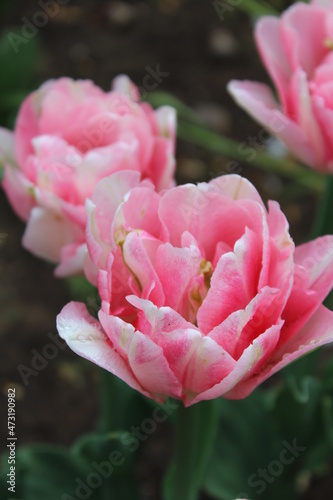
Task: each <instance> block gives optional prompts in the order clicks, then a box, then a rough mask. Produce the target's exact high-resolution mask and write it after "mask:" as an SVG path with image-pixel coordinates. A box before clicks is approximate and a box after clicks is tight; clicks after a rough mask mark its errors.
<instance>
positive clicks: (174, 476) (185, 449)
mask: <svg viewBox="0 0 333 500" xmlns="http://www.w3.org/2000/svg"><path fill="white" fill-rule="evenodd" d="M217 425H218V412H217V401H216V400H212V401H202V402H200V403H197V404H195V405H193V406H191V407H190V408H184V407H183V406H182V405H181V406H180V407H179V408H178V410H177V413H176V429H175V430H176V435H175V438H176V444H175V455H174V459H173V462H172V464H171V467H170V469H169V471H168V474H167V477H166V481H165V485H164V499H165V500H196V499H197V498H198V494H199V490H200V486H201V483H202V478H203V474H204V472H205V467H206V465H207V461H208V459H209V457H210V454H211V449H212V446H213V442H214V438H215V436H216V432H217Z"/></svg>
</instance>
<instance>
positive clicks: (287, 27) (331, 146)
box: [228, 0, 333, 173]
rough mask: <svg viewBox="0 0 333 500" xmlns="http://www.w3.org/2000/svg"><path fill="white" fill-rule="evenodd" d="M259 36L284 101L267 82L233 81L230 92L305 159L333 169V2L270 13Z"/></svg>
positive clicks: (261, 22) (315, 165)
mask: <svg viewBox="0 0 333 500" xmlns="http://www.w3.org/2000/svg"><path fill="white" fill-rule="evenodd" d="M255 39H256V43H257V47H258V50H259V52H260V55H261V58H262V60H263V63H264V65H265V67H266V69H267V71H268V73H269V75H270V77H271V79H272V80H273V82H274V85H275V87H276V91H277V93H278V96H279V99H280V103H281V104H280V105H279V104H278V103H277V102H276V100H275V98H274V94H273V92H272V91H271V90H270V88H269V87H268V86H267V85H264V84H262V83H256V82H250V81H243V82H241V81H231V82H230V83H229V85H228V90H229V92H230V94H231V95H232V96H233V98H234V99H235V101H236V102H237V104H239V106H241V107H242V108H243V109H244V110H245V111H247V112H248V113H249V114H250V115H251V116H252V118H254V119H255V120H256V121H257V122H259V123H260V124H261V125H263V126H264V127H266V128H267V129H268V130H269V131H270V132H271V133H272V134H273V135H275V136H277V137H278V138H279V139H281V141H282V142H283V143H284V144H285V145H286V146H287V147H288V148H289V149H290V151H291V152H292V153H293V154H294V155H295V156H296V157H297V158H299V159H300V160H301V161H302V162H304V163H305V164H306V165H309V166H311V167H313V168H316V169H319V170H322V171H324V172H330V173H333V52H332V49H333V2H332V1H331V0H313V1H312V2H311V3H310V4H306V3H300V2H298V3H296V4H294V5H292V6H291V7H289V8H288V9H287V10H286V11H285V12H284V13H283V14H282V15H281V17H280V18H277V17H274V16H265V17H263V18H261V19H260V20H259V22H258V23H257V25H256V29H255Z"/></svg>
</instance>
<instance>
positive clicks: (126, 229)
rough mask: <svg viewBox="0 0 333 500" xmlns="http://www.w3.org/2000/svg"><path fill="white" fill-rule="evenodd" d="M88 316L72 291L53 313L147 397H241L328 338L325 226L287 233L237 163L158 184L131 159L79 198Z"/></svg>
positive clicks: (331, 331)
mask: <svg viewBox="0 0 333 500" xmlns="http://www.w3.org/2000/svg"><path fill="white" fill-rule="evenodd" d="M86 209H87V215H88V219H87V233H86V238H87V245H88V249H89V253H90V257H91V259H92V261H93V263H94V265H95V266H96V268H97V269H98V274H97V284H98V290H99V295H100V298H101V308H100V310H99V313H98V319H97V318H95V317H93V316H92V315H90V314H89V312H88V310H87V308H86V306H85V305H84V304H82V303H78V302H71V303H69V304H67V305H66V306H65V307H64V308H63V310H62V311H61V313H60V314H59V315H58V318H57V328H58V331H59V334H60V336H61V337H62V338H64V339H65V340H66V342H67V343H68V345H69V346H70V347H71V349H73V350H74V351H75V352H76V353H77V354H79V355H81V356H83V357H85V358H87V359H89V360H90V361H92V362H94V363H96V364H97V365H99V366H101V367H103V368H105V369H106V370H108V371H110V372H111V373H113V374H114V375H116V376H117V377H119V378H121V379H122V380H124V381H125V382H126V383H127V384H129V385H130V386H131V387H133V388H134V389H136V390H138V391H140V392H141V393H142V394H144V395H146V396H148V397H150V398H153V399H155V400H157V401H164V400H165V399H166V398H167V397H169V396H171V397H173V398H177V399H181V400H182V401H183V402H184V405H185V406H189V405H191V404H194V403H196V402H198V401H200V400H207V399H212V398H216V397H220V396H224V397H226V398H231V399H238V398H243V397H246V396H247V395H248V394H249V393H251V391H252V390H253V389H254V388H255V387H256V386H257V385H258V384H260V383H261V382H263V381H264V380H265V379H267V377H269V376H271V375H272V374H273V373H275V372H276V371H277V370H279V369H281V368H282V367H284V366H285V365H286V364H288V363H290V362H291V361H293V360H295V359H296V358H298V357H300V356H302V355H303V354H305V353H307V352H309V351H311V350H313V349H315V348H316V347H318V346H320V345H323V344H326V343H328V342H331V341H332V340H333V312H332V311H330V310H328V309H327V308H325V307H324V306H323V305H322V301H323V300H324V298H325V297H326V295H327V294H328V293H329V292H330V290H331V289H332V285H333V236H325V237H322V238H318V239H316V240H314V241H311V242H309V243H306V244H303V245H300V246H298V247H296V248H295V245H294V243H293V241H292V239H291V237H290V235H289V228H288V223H287V220H286V218H285V216H284V214H283V213H282V211H281V209H280V207H279V205H278V203H276V202H269V206H268V210H267V209H266V207H265V205H264V203H263V201H262V200H261V198H260V196H259V194H258V192H257V191H256V189H255V188H254V187H253V185H252V184H251V183H250V182H248V181H247V180H246V179H244V178H242V177H240V176H238V175H225V176H222V177H220V178H216V179H214V180H212V181H211V182H209V183H201V184H198V185H197V186H196V185H192V184H186V185H183V186H178V187H173V188H171V189H168V190H165V191H162V192H160V193H158V192H156V190H154V188H153V185H152V183H151V182H150V181H148V180H143V181H141V180H140V174H139V173H137V172H134V171H127V172H126V171H123V172H118V173H115V174H113V175H112V176H110V177H109V178H106V179H103V180H101V181H100V182H99V183H98V185H97V187H96V189H95V192H94V194H93V196H92V198H91V199H89V200H87V204H86Z"/></svg>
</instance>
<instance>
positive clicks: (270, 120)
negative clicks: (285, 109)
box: [228, 81, 317, 165]
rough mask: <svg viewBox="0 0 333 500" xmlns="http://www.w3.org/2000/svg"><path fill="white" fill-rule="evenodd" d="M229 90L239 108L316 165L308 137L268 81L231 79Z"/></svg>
mask: <svg viewBox="0 0 333 500" xmlns="http://www.w3.org/2000/svg"><path fill="white" fill-rule="evenodd" d="M228 91H229V93H230V94H231V95H232V97H233V98H234V100H235V102H236V103H237V104H238V105H239V106H240V107H241V108H243V109H244V110H245V111H246V112H247V113H249V115H250V116H252V118H253V119H254V120H256V121H257V122H258V123H260V124H261V125H263V126H264V127H266V128H267V129H268V130H269V131H270V132H271V133H272V134H273V135H275V136H277V137H278V138H279V139H280V140H281V141H282V142H283V143H284V144H285V145H286V147H287V148H288V149H290V151H292V152H293V153H294V154H295V156H297V157H298V158H300V159H301V160H302V161H303V162H304V163H305V164H307V165H316V163H317V157H316V154H315V151H314V150H313V147H312V143H311V142H310V141H309V138H308V137H307V136H306V134H305V132H304V130H303V129H302V127H301V126H300V125H298V124H297V123H296V122H294V121H293V120H291V119H290V118H288V117H287V116H286V115H283V113H282V112H281V111H280V109H279V108H278V106H277V104H276V101H275V99H274V96H273V93H272V91H271V90H270V88H269V87H268V86H267V85H264V84H262V83H256V82H249V81H244V82H238V81H231V82H230V83H229V84H228Z"/></svg>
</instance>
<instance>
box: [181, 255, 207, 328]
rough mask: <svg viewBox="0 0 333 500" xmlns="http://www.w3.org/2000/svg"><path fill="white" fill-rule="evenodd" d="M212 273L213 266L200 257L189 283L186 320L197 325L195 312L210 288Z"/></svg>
mask: <svg viewBox="0 0 333 500" xmlns="http://www.w3.org/2000/svg"><path fill="white" fill-rule="evenodd" d="M212 275H213V266H212V264H211V262H209V261H207V260H205V259H202V261H201V262H200V267H199V272H198V274H197V276H195V277H194V278H193V280H192V283H191V285H190V292H189V297H188V301H189V302H188V310H187V320H188V321H190V322H191V323H194V324H195V325H196V326H197V312H198V309H199V307H200V306H201V304H202V303H203V301H204V299H205V297H206V295H207V293H208V290H209V288H210V280H211V277H212Z"/></svg>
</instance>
